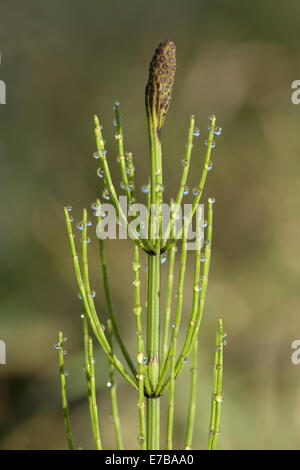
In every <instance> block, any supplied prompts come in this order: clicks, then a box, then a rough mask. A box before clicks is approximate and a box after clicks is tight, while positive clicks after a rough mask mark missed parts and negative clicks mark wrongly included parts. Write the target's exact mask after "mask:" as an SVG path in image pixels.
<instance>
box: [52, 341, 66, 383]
mask: <svg viewBox="0 0 300 470" xmlns="http://www.w3.org/2000/svg"><path fill="white" fill-rule="evenodd" d="M67 341H68V338H63V339H62V342H57V343H56V344H55V345H54V349H56V350H57V351H62V353H63V355H64V356H66V355H67V351H66V350H65V349H64V347H63V344H64V343H66V342H67ZM68 375H69V372H68V371H67V370H65V371H64V376H65V377H68Z"/></svg>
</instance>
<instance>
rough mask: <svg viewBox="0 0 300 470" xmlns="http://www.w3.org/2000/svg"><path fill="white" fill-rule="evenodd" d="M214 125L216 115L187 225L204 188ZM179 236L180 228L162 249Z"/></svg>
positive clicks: (212, 120) (213, 117)
mask: <svg viewBox="0 0 300 470" xmlns="http://www.w3.org/2000/svg"><path fill="white" fill-rule="evenodd" d="M215 125H216V117H215V116H211V126H210V129H209V133H208V141H207V148H206V153H205V158H204V164H203V168H202V173H201V177H200V182H199V185H198V187H197V195H196V196H195V198H194V201H193V204H192V208H191V210H190V212H189V213H188V215H187V219H186V222H187V225H189V223H190V222H191V220H192V218H193V216H194V214H195V211H196V209H197V206H198V204H199V202H200V199H201V196H202V192H203V188H204V185H205V181H206V177H207V173H208V171H209V162H210V155H211V149H212V144H213V138H214V131H215ZM181 236H182V228H181V229H180V230H178V232H177V233H176V234H175V236H174V238H173V239H172V240H169V241H168V242H167V244H166V246H165V248H164V251H166V250H168V249H169V248H170V246H172V245H173V244H174V243H176V241H177V240H178V239H179V238H181Z"/></svg>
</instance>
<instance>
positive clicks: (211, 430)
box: [208, 429, 215, 437]
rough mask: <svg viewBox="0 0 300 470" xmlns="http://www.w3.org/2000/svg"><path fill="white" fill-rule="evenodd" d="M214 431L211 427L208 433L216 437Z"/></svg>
mask: <svg viewBox="0 0 300 470" xmlns="http://www.w3.org/2000/svg"><path fill="white" fill-rule="evenodd" d="M214 433H215V431H214V430H213V429H210V430H209V433H208V435H209V437H214Z"/></svg>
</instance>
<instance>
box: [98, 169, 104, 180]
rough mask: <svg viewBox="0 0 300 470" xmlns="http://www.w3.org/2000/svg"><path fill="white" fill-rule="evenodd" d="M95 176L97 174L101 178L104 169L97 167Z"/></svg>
mask: <svg viewBox="0 0 300 470" xmlns="http://www.w3.org/2000/svg"><path fill="white" fill-rule="evenodd" d="M97 176H99V178H103V176H104V170H103V168H98V170H97Z"/></svg>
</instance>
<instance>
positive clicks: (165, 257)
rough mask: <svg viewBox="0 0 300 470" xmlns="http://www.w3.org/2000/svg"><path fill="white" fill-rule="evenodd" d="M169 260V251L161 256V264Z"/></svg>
mask: <svg viewBox="0 0 300 470" xmlns="http://www.w3.org/2000/svg"><path fill="white" fill-rule="evenodd" d="M166 260H167V253H163V254H162V255H161V257H160V264H165V262H166Z"/></svg>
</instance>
